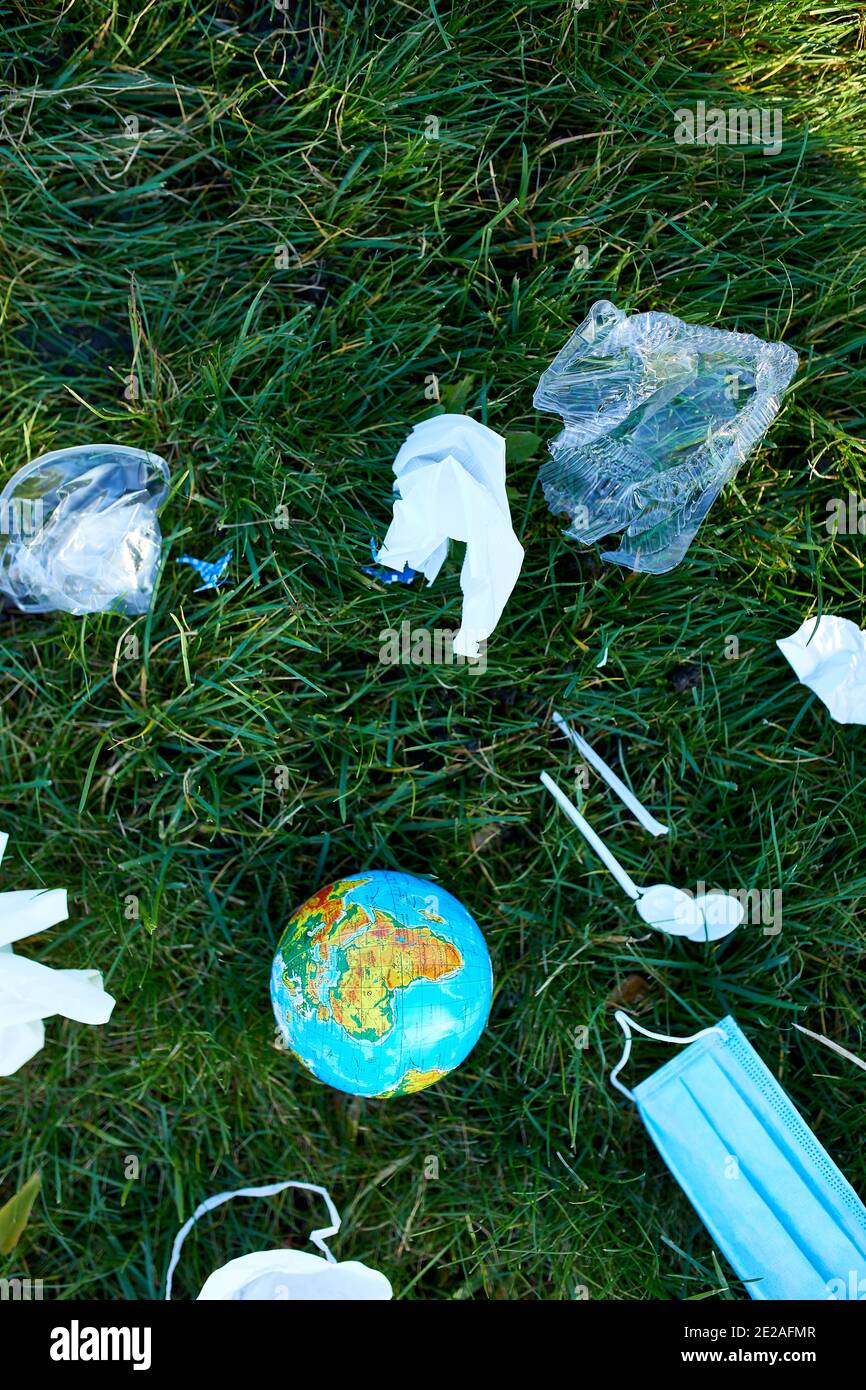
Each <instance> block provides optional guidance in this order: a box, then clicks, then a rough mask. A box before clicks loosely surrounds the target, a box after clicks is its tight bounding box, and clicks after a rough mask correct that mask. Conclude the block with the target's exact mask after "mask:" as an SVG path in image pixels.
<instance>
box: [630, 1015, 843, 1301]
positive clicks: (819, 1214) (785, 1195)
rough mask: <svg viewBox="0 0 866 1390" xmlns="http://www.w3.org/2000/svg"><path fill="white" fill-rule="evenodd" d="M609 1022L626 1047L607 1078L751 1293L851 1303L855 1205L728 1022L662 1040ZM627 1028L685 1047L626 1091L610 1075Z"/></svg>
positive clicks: (809, 1134) (764, 1069)
mask: <svg viewBox="0 0 866 1390" xmlns="http://www.w3.org/2000/svg"><path fill="white" fill-rule="evenodd" d="M616 1019H617V1022H618V1023H619V1024H620V1026H621V1028H622V1029H623V1031H624V1033H625V1035H626V1039H627V1041H626V1045H625V1050H624V1051H623V1055H622V1058H621V1059H620V1062H619V1064H618V1065H617V1066H616V1067H615V1068H614V1070H613V1071H612V1072H611V1075H610V1079H611V1082H612V1083H613V1085H614V1086H616V1088H617V1090H619V1091H622V1093H623V1095H625V1096H628V1097H629V1099H630V1100H633V1101H634V1102H635V1104H636V1105H637V1107H638V1110H639V1111H640V1115H641V1119H642V1120H643V1122H644V1124H645V1125H646V1127H647V1129H648V1130H649V1132H650V1135H651V1136H652V1139H653V1142H654V1144H655V1146H656V1148H657V1149H658V1151H659V1153H660V1154H661V1156H662V1158H663V1159H664V1161H665V1163H666V1164H667V1166H668V1168H669V1169H670V1170H671V1173H672V1174H673V1176H674V1177H675V1178H676V1180H677V1182H678V1183H679V1184H680V1187H681V1188H682V1189H683V1191H684V1192H685V1194H686V1196H687V1197H688V1199H689V1201H690V1202H691V1203H692V1205H693V1207H694V1208H695V1210H696V1211H697V1213H698V1215H699V1216H700V1218H701V1220H702V1221H703V1223H704V1225H705V1226H706V1228H707V1230H708V1231H709V1232H710V1235H711V1236H712V1237H713V1240H714V1241H715V1242H716V1244H717V1245H718V1247H719V1249H720V1250H721V1251H722V1253H723V1254H724V1255H725V1257H726V1258H727V1260H728V1262H729V1263H730V1264H731V1266H732V1267H733V1268H734V1269H735V1270H736V1272H737V1274H738V1276H739V1277H740V1279H742V1280H743V1281H744V1283H745V1284H746V1287H747V1288H748V1291H749V1293H750V1294H751V1296H752V1298H761V1299H771V1300H777V1299H811V1300H816V1299H837V1298H850V1297H854V1298H857V1297H858V1296H861V1295H862V1292H863V1291H866V1207H864V1205H863V1203H862V1202H861V1201H860V1198H859V1197H858V1196H857V1193H856V1192H855V1191H854V1189H853V1187H851V1185H850V1183H848V1182H847V1181H846V1179H845V1178H844V1177H843V1176H842V1174H841V1173H840V1171H839V1169H838V1168H837V1167H836V1165H835V1163H834V1162H833V1160H832V1158H831V1157H830V1155H829V1154H828V1153H827V1151H826V1149H824V1148H823V1147H822V1146H821V1145H820V1144H819V1143H818V1140H817V1139H816V1138H815V1136H814V1134H813V1133H812V1131H811V1130H810V1129H809V1126H808V1125H807V1124H806V1122H805V1120H804V1119H803V1117H802V1116H801V1115H800V1113H799V1111H797V1110H795V1109H794V1106H793V1105H792V1103H791V1101H790V1100H789V1099H788V1097H787V1096H786V1094H785V1092H784V1091H783V1090H782V1088H781V1086H780V1085H779V1083H778V1082H777V1081H776V1079H775V1077H774V1076H773V1075H772V1074H771V1073H770V1071H769V1070H768V1069H767V1067H766V1066H765V1065H764V1063H763V1062H762V1061H761V1059H760V1057H759V1056H758V1054H757V1052H756V1051H755V1049H754V1048H753V1047H752V1045H751V1043H749V1042H747V1040H746V1038H745V1037H744V1036H743V1034H742V1032H741V1031H740V1029H739V1028H738V1027H737V1025H736V1023H735V1022H734V1020H733V1019H732V1018H730V1017H728V1018H723V1019H722V1020H721V1022H720V1023H718V1024H717V1025H716V1026H715V1027H714V1028H707V1029H704V1030H703V1032H701V1033H696V1034H694V1035H693V1036H692V1037H690V1038H670V1037H666V1036H665V1035H663V1034H659V1033H651V1032H649V1031H648V1030H647V1029H646V1028H642V1027H641V1026H640V1025H639V1024H637V1023H635V1021H634V1019H631V1018H629V1017H628V1015H626V1014H624V1013H621V1012H617V1014H616ZM632 1029H635V1030H636V1031H637V1032H639V1033H643V1034H645V1035H646V1037H648V1038H655V1039H657V1040H659V1041H661V1042H672V1043H687V1044H688V1046H687V1047H686V1048H685V1051H683V1052H681V1053H679V1054H678V1055H677V1056H676V1057H674V1058H672V1060H671V1061H670V1062H667V1063H666V1064H665V1065H664V1066H663V1067H661V1068H660V1069H659V1070H658V1071H656V1072H653V1074H652V1076H649V1077H647V1079H646V1080H645V1081H642V1082H640V1084H639V1085H637V1086H636V1087H635V1089H634V1091H629V1090H627V1089H626V1088H625V1086H623V1085H622V1083H621V1082H620V1081H618V1080H617V1077H618V1074H619V1072H620V1071H621V1069H622V1068H623V1067H624V1066H625V1064H626V1062H627V1061H628V1058H629V1054H630V1052H631V1031H632ZM857 1290H860V1291H861V1294H859V1295H858V1292H857Z"/></svg>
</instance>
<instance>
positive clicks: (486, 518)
mask: <svg viewBox="0 0 866 1390" xmlns="http://www.w3.org/2000/svg"><path fill="white" fill-rule="evenodd" d="M394 474H395V477H396V482H395V484H394V490H395V492H396V493H397V501H395V503H394V518H393V521H392V522H391V525H390V527H389V529H388V534H387V535H386V537H385V542H384V544H383V546H382V548H381V550H380V551H379V554H378V555H377V557H376V559H377V562H378V563H379V564H382V565H387V566H388V567H389V568H390V569H395V570H399V571H402V570H403V568H404V566H405V565H409V566H410V568H411V569H414V570H420V571H421V573H423V575H424V576H425V578H426V579H427V581H428V583H431V584H432V582H433V580H434V579H435V578H436V576H437V574H438V573H439V570H440V569H441V567H442V562H443V560H444V559H445V556H446V554H447V552H448V541H449V539H450V540H455V541H465V542H466V557H465V559H464V561H463V568H462V570H461V572H460V587H461V588H462V590H463V616H462V623H461V627H460V631H459V632H458V633H457V636H456V637H455V639H454V651H455V652H456V654H457V655H458V656H467V657H477V656H478V646H479V643H480V642H483V641H485V640H486V638H488V637H489V636H490V634H491V632H492V631H493V629H494V628H495V627H496V624H497V623H498V622H499V619H500V617H501V615H502V610H503V608H504V607H505V605H506V603H507V602H508V599H509V597H510V595H511V591H512V589H513V588H514V585H515V584H516V583H517V577H518V575H519V574H520V567H521V565H522V564H523V546H522V545H521V544H520V542H519V541H518V539H517V537H516V536H515V534H514V531H513V530H512V527H511V512H510V509H509V506H508V497H507V496H506V492H505V440H504V439H503V438H502V436H501V435H499V434H496V432H495V431H494V430H491V429H488V428H487V426H486V425H480V424H479V423H478V421H477V420H473V419H471V417H470V416H468V415H436V416H433V417H432V418H431V419H429V420H423V421H422V422H421V424H420V425H416V426H415V428H414V429H413V431H412V433H411V434H410V435H409V438H408V439H407V440H406V442H405V444H404V445H403V446H402V448H401V449H400V452H399V453H398V454H397V457H396V458H395V460H394Z"/></svg>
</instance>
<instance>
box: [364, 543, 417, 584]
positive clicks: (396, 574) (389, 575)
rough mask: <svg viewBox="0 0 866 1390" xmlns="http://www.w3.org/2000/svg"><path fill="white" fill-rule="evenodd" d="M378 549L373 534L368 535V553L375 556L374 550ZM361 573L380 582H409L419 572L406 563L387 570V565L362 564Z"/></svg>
mask: <svg viewBox="0 0 866 1390" xmlns="http://www.w3.org/2000/svg"><path fill="white" fill-rule="evenodd" d="M378 549H379V547H378V545H377V544H376V538H375V536H371V537H370V554H371V555H372V556H373V559H374V560H375V558H376V551H377V550H378ZM361 572H362V574H369V575H370V577H371V578H372V579H378V581H379V583H380V584H411V583H412V580H413V579H414V578H415V577H416V575H419V574H420V573H421V571H420V570H410V568H409V566H408V565H404V566H403V571H402V573H401V572H400V570H389V569H388V567H387V565H362V566H361Z"/></svg>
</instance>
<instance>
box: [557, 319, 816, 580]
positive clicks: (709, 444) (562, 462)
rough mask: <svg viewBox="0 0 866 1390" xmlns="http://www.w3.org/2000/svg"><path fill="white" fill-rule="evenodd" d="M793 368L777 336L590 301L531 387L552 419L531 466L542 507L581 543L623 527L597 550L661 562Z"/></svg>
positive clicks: (773, 407) (759, 428) (673, 557)
mask: <svg viewBox="0 0 866 1390" xmlns="http://www.w3.org/2000/svg"><path fill="white" fill-rule="evenodd" d="M796 370H797V355H796V353H795V352H794V351H793V349H792V348H789V347H787V346H786V345H785V344H784V343H766V342H763V341H762V340H761V339H760V338H756V337H754V336H753V335H752V334H750V333H728V332H725V331H723V330H721V329H717V328H702V327H699V326H696V325H694V324H687V323H683V322H682V320H681V319H677V318H674V317H673V316H672V315H671V314H656V313H650V314H634V315H631V316H629V315H627V314H626V313H625V312H624V311H623V310H622V309H617V308H616V306H615V305H614V304H611V303H610V302H609V301H608V300H605V299H602V300H599V301H598V302H597V303H595V304H593V306H592V308H591V309H590V312H589V314H588V316H587V318H586V319H585V320H584V322H583V323H582V324H581V325H580V327H579V328H578V329H577V330H576V331H575V332H574V333H573V334H572V336H571V337H570V338H569V340H568V342H567V343H566V344H565V347H564V348H563V349H562V351H561V352H560V353H559V355H558V356H557V357H556V358H555V360H554V361H553V362H552V363H551V365H550V367H548V369H547V371H546V372H544V373H543V375H542V377H541V380H540V381H539V383H538V389H537V390H536V392H535V397H534V403H535V406H536V409H538V410H543V411H546V412H550V413H552V414H556V415H560V416H561V417H562V420H563V424H564V429H563V430H562V431H561V433H560V434H559V435H557V437H556V439H554V441H553V442H552V444H551V445H550V446H549V448H550V455H551V457H550V459H549V460H548V461H547V463H545V464H544V465H543V466H542V468H541V472H540V474H539V479H540V481H541V485H542V488H543V490H544V495H545V497H546V499H547V503H548V506H549V507H550V510H551V511H552V512H554V513H557V514H558V513H562V512H564V513H566V514H567V515H568V517H569V518H570V525H569V527H568V530H567V532H566V534H567V535H570V536H573V537H574V538H575V539H576V540H578V541H580V542H581V543H582V544H584V545H589V544H591V543H593V542H594V541H598V540H601V538H602V537H603V536H609V535H613V534H614V533H616V532H620V531H623V532H625V534H624V536H623V539H622V542H621V544H620V547H619V549H618V550H606V551H603V552H602V559H604V560H609V561H612V562H614V563H615V564H618V565H624V566H626V567H627V568H629V569H634V570H645V571H647V572H649V573H651V574H663V573H664V572H665V571H666V570H671V569H673V568H674V566H676V565H678V564H679V563H680V561H681V560H682V558H683V556H684V555H685V553H686V551H687V549H688V547H689V545H690V544H691V542H692V540H693V539H694V536H695V534H696V533H697V530H698V527H699V526H700V524H701V522H702V521H703V519H704V517H705V516H706V514H707V512H708V511H709V509H710V507H711V506H712V504H713V502H714V501H715V499H716V497H718V495H719V492H720V491H721V489H722V487H723V486H724V484H725V483H727V482H728V481H729V480H730V479H731V478H733V476H734V474H735V473H736V472H737V469H738V468H739V467H740V465H741V464H742V463H743V462H744V460H745V459H746V458H747V457H748V455H749V454H750V453H751V451H752V449H754V447H755V445H756V444H757V443H758V441H759V440H760V439H761V438H762V437H763V435H764V434H765V433H766V431H767V429H768V428H769V426H770V423H771V421H772V420H773V419H774V417H775V416H776V415H777V414H778V412H779V409H780V407H781V403H782V395H783V393H784V391H785V388H786V387H787V385H788V383H789V382H790V380H791V378H792V377H793V375H794V373H795V371H796Z"/></svg>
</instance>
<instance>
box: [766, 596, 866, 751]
mask: <svg viewBox="0 0 866 1390" xmlns="http://www.w3.org/2000/svg"><path fill="white" fill-rule="evenodd" d="M776 646H777V647H778V648H779V650H780V652H781V653H782V654H783V656H785V657H786V658H787V660H788V661H790V663H791V665H792V666H793V668H794V671H795V672H796V675H797V679H798V680H799V681H801V682H802V684H803V685H807V686H808V687H809V689H810V690H814V692H815V694H816V695H817V696H818V697H819V699H821V700H823V702H824V704H825V705H826V706H827V708H828V710H829V711H830V713H831V715H832V716H833V718H834V719H836V720H838V722H839V723H840V724H866V632H862V631H861V630H860V628H859V627H858V626H857V624H856V623H852V622H851V620H850V618H834V617H827V616H826V615H825V616H823V617H821V618H820V619H819V618H807V619H806V621H805V622H804V623H803V624H802V625H801V626H800V627H798V629H797V631H796V632H794V633H792V634H791V636H790V637H782V638H780V639H779V640H778V641H777V642H776Z"/></svg>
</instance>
